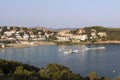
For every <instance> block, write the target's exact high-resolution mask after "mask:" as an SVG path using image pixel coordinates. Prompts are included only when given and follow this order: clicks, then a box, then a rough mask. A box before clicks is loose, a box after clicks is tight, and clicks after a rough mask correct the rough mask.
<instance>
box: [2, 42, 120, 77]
mask: <svg viewBox="0 0 120 80" xmlns="http://www.w3.org/2000/svg"><path fill="white" fill-rule="evenodd" d="M103 46H104V47H105V48H106V49H103V50H100V49H96V50H87V51H86V50H85V48H86V47H89V48H91V47H103ZM69 49H71V50H78V53H73V54H69V55H66V54H64V51H69ZM0 58H2V59H6V60H15V61H19V62H23V63H27V64H31V65H34V66H36V67H39V68H41V67H45V66H46V64H48V63H58V64H62V65H64V66H66V67H69V68H70V69H71V70H72V71H73V72H75V73H79V74H81V75H82V76H87V74H88V73H89V72H91V71H96V72H97V74H98V75H100V76H107V77H111V78H113V77H116V76H118V75H119V74H120V62H119V61H120V45H118V44H107V45H60V46H58V45H49V46H47V45H46V46H37V47H29V48H14V49H12V48H10V49H2V50H0Z"/></svg>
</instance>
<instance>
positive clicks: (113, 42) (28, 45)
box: [0, 41, 120, 50]
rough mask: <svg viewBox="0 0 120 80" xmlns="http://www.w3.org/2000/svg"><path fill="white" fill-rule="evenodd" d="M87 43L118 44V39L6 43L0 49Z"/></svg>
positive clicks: (119, 42)
mask: <svg viewBox="0 0 120 80" xmlns="http://www.w3.org/2000/svg"><path fill="white" fill-rule="evenodd" d="M88 44H120V41H98V42H94V43H92V42H59V43H56V42H36V43H35V44H22V43H19V44H7V46H6V47H5V48H0V50H1V49H8V48H27V47H34V46H42V45H88Z"/></svg>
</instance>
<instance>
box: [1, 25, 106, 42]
mask: <svg viewBox="0 0 120 80" xmlns="http://www.w3.org/2000/svg"><path fill="white" fill-rule="evenodd" d="M73 31H74V33H73ZM51 37H55V39H54V40H52V41H57V42H67V41H72V42H80V41H87V40H88V39H95V38H98V37H100V38H102V37H107V34H106V32H97V31H96V30H95V29H91V33H90V36H88V34H87V32H86V31H85V29H84V28H80V29H77V30H70V29H63V30H57V31H55V30H49V29H46V28H35V29H32V28H27V29H26V28H23V27H20V28H19V29H16V27H14V28H12V29H10V27H7V29H6V30H4V31H3V27H0V40H1V41H4V40H10V41H13V40H14V41H28V40H31V41H46V40H50V38H51Z"/></svg>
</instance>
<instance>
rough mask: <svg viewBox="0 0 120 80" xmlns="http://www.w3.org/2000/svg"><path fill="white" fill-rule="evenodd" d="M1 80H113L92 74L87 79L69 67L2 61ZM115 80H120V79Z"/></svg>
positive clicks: (0, 61) (0, 64)
mask: <svg viewBox="0 0 120 80" xmlns="http://www.w3.org/2000/svg"><path fill="white" fill-rule="evenodd" d="M0 80H111V79H109V78H106V77H99V76H98V75H97V74H96V72H90V73H89V74H88V76H87V77H82V76H81V75H79V74H76V73H73V72H72V71H71V70H70V69H69V68H68V67H64V66H62V65H59V64H47V66H46V67H45V68H41V69H39V68H37V67H34V66H31V65H27V64H23V63H19V62H15V61H7V60H2V59H0ZM114 80H120V77H117V78H115V79H114Z"/></svg>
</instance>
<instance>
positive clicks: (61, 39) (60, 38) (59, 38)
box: [56, 36, 70, 42]
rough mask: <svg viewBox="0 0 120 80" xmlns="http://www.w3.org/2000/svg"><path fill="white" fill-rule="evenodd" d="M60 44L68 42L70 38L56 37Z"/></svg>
mask: <svg viewBox="0 0 120 80" xmlns="http://www.w3.org/2000/svg"><path fill="white" fill-rule="evenodd" d="M56 38H57V39H58V40H57V41H60V42H66V41H70V37H69V36H57V37H56Z"/></svg>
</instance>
